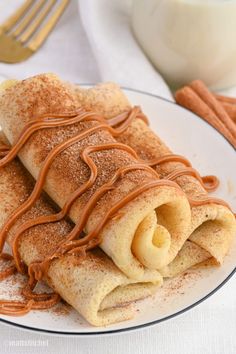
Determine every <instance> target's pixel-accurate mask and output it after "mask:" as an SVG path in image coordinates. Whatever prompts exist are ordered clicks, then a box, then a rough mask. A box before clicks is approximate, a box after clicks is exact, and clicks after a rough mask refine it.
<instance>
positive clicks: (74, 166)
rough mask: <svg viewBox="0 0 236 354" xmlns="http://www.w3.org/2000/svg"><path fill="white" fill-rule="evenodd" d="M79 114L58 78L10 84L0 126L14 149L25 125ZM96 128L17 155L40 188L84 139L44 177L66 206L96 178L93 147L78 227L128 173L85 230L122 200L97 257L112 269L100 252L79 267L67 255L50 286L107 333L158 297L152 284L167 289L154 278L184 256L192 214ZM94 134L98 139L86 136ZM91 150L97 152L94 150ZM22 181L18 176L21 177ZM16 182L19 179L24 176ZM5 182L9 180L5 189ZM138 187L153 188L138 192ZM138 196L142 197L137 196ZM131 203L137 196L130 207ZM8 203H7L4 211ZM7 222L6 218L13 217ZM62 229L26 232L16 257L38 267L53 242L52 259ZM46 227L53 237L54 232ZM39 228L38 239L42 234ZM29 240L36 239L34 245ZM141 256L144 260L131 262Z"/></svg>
mask: <svg viewBox="0 0 236 354" xmlns="http://www.w3.org/2000/svg"><path fill="white" fill-rule="evenodd" d="M80 107H83V104H82V105H81V104H80V103H79V100H78V98H77V95H76V94H75V92H74V91H73V90H72V89H71V88H70V87H69V86H68V85H66V84H64V83H62V82H61V81H60V80H59V79H58V78H57V77H55V76H54V75H39V76H36V77H34V78H31V79H27V80H24V81H19V82H17V81H11V82H7V83H5V84H4V86H3V87H2V88H1V90H0V124H1V126H2V128H3V131H4V133H5V134H6V136H7V138H8V140H9V141H10V143H11V144H12V145H15V144H16V143H17V141H18V138H19V136H20V134H21V132H22V131H23V130H24V128H25V126H26V125H27V124H30V123H31V121H32V120H34V119H35V118H37V117H39V116H41V115H44V114H46V115H48V117H49V118H50V115H52V114H56V115H57V114H58V115H60V114H65V115H66V114H69V113H70V112H71V111H77V110H78V109H79V108H80ZM98 125H99V122H98V121H97V120H96V119H95V120H90V121H89V120H88V121H85V122H78V123H75V124H72V125H68V126H63V127H54V128H44V129H41V130H38V131H36V132H35V133H34V134H33V135H32V136H31V137H30V138H29V139H28V140H27V141H26V143H25V144H24V145H23V147H22V149H20V151H19V154H18V156H19V158H20V160H21V162H22V163H23V164H24V166H25V167H26V168H27V169H28V171H29V172H30V173H31V174H32V175H33V177H34V178H35V179H36V180H37V178H38V176H39V175H40V173H41V171H42V169H43V168H44V166H45V162H46V161H47V158H48V156H49V155H50V153H51V152H52V151H54V149H56V148H57V147H60V146H61V145H62V144H64V142H65V141H67V140H68V139H71V138H74V137H75V138H76V139H77V138H78V137H79V139H77V140H76V141H75V143H74V144H71V146H69V147H68V148H67V149H64V150H63V151H61V152H60V153H59V154H58V155H57V156H56V157H55V158H54V160H53V162H52V164H51V165H50V167H49V170H48V172H47V174H46V180H45V184H44V189H45V191H46V192H47V193H48V195H49V196H50V197H51V198H52V199H53V200H54V201H55V202H56V203H57V204H58V205H59V206H60V207H63V206H64V205H65V203H66V202H67V201H68V199H70V197H71V195H73V194H74V193H76V192H77V191H78V190H79V189H80V188H81V187H82V186H84V185H85V184H86V183H87V181H88V180H89V178H90V173H91V171H90V170H89V168H88V165H87V164H86V163H85V162H84V161H83V160H82V155H83V151H84V150H85V148H88V147H89V148H91V158H92V161H93V163H94V164H95V165H96V169H97V178H96V180H95V182H94V183H93V184H92V185H91V186H90V187H89V188H87V189H86V191H85V193H83V194H82V195H80V196H79V197H78V198H77V199H76V200H75V202H74V203H73V205H72V207H71V209H70V211H69V216H70V218H71V220H72V221H73V222H74V223H75V224H78V223H79V222H80V220H81V218H82V215H83V210H85V209H86V206H87V205H88V204H89V203H90V200H91V199H92V198H93V196H94V195H96V193H98V192H99V191H100V190H101V188H102V187H103V186H104V185H106V184H108V183H109V181H110V180H112V179H113V176H114V174H115V173H116V172H117V171H118V170H121V169H123V170H125V168H128V167H129V168H130V166H131V167H132V169H131V170H130V171H128V173H122V174H121V175H120V178H119V179H117V180H116V181H115V183H113V185H112V189H110V190H108V191H107V192H106V193H104V194H103V195H102V196H101V198H100V199H99V200H98V201H97V203H96V204H95V205H94V207H93V208H92V210H91V213H90V214H89V217H88V218H87V220H86V224H85V227H84V233H85V234H89V233H91V232H93V231H94V230H97V229H99V227H100V225H101V224H102V221H103V219H104V217H105V216H106V215H107V214H109V211H110V210H111V209H112V208H113V207H114V206H116V205H119V202H121V201H126V202H125V203H124V204H121V207H120V209H119V211H118V212H117V213H115V215H112V217H111V218H110V219H108V221H107V222H106V224H105V225H104V226H103V227H102V229H101V232H100V234H99V237H101V243H100V247H101V249H102V250H103V251H104V252H105V253H106V254H107V255H108V256H109V257H110V258H111V259H112V261H113V262H114V263H115V265H114V263H113V262H112V261H111V260H110V259H109V258H108V257H107V256H105V255H104V254H103V252H102V251H98V250H96V251H93V252H92V253H89V254H88V255H87V257H86V259H85V260H84V261H83V263H79V262H76V256H71V255H70V256H68V255H67V256H65V257H62V258H60V259H58V260H57V259H56V260H54V261H53V262H52V263H51V264H50V267H49V270H48V272H47V274H45V279H46V280H47V281H48V282H49V284H50V285H51V286H52V288H53V289H55V291H56V292H58V293H59V294H60V295H61V296H62V297H63V298H64V299H65V300H66V301H67V302H69V303H70V304H71V305H72V306H73V307H75V308H76V309H77V310H78V311H79V312H80V313H81V314H82V315H83V316H84V317H85V318H86V319H87V320H88V321H89V322H90V323H92V324H94V325H104V324H108V323H112V322H117V321H121V320H124V319H127V318H129V317H130V310H129V307H124V308H122V311H120V309H117V307H119V306H121V305H124V303H126V302H129V301H132V300H136V299H139V298H142V297H145V296H147V294H148V293H150V291H151V290H152V289H153V287H154V286H153V284H160V283H161V277H160V274H159V273H158V272H157V271H156V270H155V269H157V268H163V267H165V266H167V265H168V264H169V263H170V262H171V261H172V260H173V259H175V257H176V255H177V254H178V252H179V251H180V250H181V248H182V247H183V245H184V243H185V241H186V239H187V237H188V235H189V227H190V223H191V210H190V206H189V203H188V200H187V198H186V195H185V194H184V192H183V191H182V190H181V189H180V188H179V187H178V185H177V184H175V183H173V182H172V183H171V182H170V183H168V181H164V180H160V179H159V178H158V176H157V174H156V173H153V172H152V170H151V169H147V168H142V167H140V162H139V161H138V160H137V158H136V157H135V156H134V153H133V152H132V151H133V150H131V149H128V147H127V146H126V145H125V146H124V145H122V144H118V143H117V141H116V140H115V139H114V137H113V136H112V135H111V134H110V132H109V130H108V129H107V127H106V124H105V125H104V124H103V125H102V127H99V126H98ZM88 130H90V132H91V130H92V132H93V133H89V134H87V133H86V132H87V131H88ZM80 137H81V138H80ZM105 145H106V148H104V149H97V147H98V146H99V147H101V146H103V147H104V146H105ZM94 147H95V148H96V149H95V150H94V151H93V149H92V148H94ZM11 166H12V165H11ZM8 168H9V169H10V165H9V166H7V167H6V169H8ZM18 168H19V171H21V170H22V167H21V166H20V165H19V163H18ZM21 173H22V172H19V177H20V175H21ZM16 175H17V176H18V172H17V173H16ZM20 178H21V177H20ZM6 179H8V178H6ZM9 180H10V178H9ZM5 182H6V181H5V180H4V184H2V186H3V185H5ZM27 183H28V177H27V178H26V179H24V180H22V183H21V182H18V184H20V185H21V184H22V185H23V186H26V190H27ZM6 185H7V182H6ZM137 186H138V187H137ZM140 186H141V187H142V186H144V187H148V188H146V189H145V188H143V190H142V189H140V188H141V187H140ZM2 188H3V187H2ZM7 188H10V186H8V187H7ZM24 188H25V187H24ZM136 191H138V192H139V193H136V194H135V192H136ZM14 193H15V189H14V190H13V194H14ZM20 193H21V192H20ZM27 193H30V192H27ZM5 194H6V190H5ZM131 194H132V195H134V197H133V198H132V199H131V198H127V197H128V196H130V195H131ZM16 197H18V199H17V198H16ZM25 198H27V195H23V196H20V195H19V194H18V192H17V194H16V196H14V198H13V201H12V202H11V203H12V207H11V208H10V210H11V211H13V210H14V209H16V208H17V207H18V206H19V205H20V204H22V199H23V200H24V199H25ZM7 199H8V197H7V196H6V203H8V200H7ZM40 203H41V202H39V201H38V202H36V204H35V205H34V206H33V208H38V207H39V206H38V204H40ZM42 209H43V210H42V213H44V214H45V213H46V214H47V213H53V210H52V208H51V206H48V205H47V204H44V203H43V206H42ZM10 213H11V212H10ZM39 213H41V211H40V210H39ZM29 214H30V211H29ZM3 215H5V216H4V218H7V217H8V215H9V214H6V213H5V214H4V213H3ZM27 215H28V214H27V213H26V216H27ZM37 215H38V212H37ZM26 216H23V217H26ZM3 221H4V220H3ZM18 223H21V221H20V219H19V220H18V221H17V223H16V224H15V226H14V228H13V230H11V232H10V234H11V233H12V232H13V233H14V230H15V229H17V226H19V224H18ZM56 225H57V224H52V225H51V224H50V225H48V224H47V225H40V226H37V227H34V228H32V229H30V230H29V231H27V232H26V236H25V237H23V236H24V235H23V236H22V241H21V243H20V248H19V250H20V255H21V257H22V259H23V261H24V262H25V263H26V264H27V265H29V264H30V263H32V262H34V261H35V260H38V258H39V260H41V257H42V256H43V253H44V251H42V250H45V244H46V242H47V246H48V241H49V240H50V242H52V245H51V248H50V252H51V250H52V249H55V248H56V245H57V244H58V242H60V240H61V238H62V237H65V233H66V232H67V229H68V227H69V226H68V224H66V226H65V231H62V230H61V227H59V226H58V228H57V226H56ZM58 225H60V224H58ZM50 227H52V228H53V227H56V228H57V229H56V230H54V229H53V231H51V232H50ZM70 227H71V226H70ZM37 228H42V230H41V229H40V230H39V231H37ZM47 228H48V229H47ZM74 228H75V227H73V229H74ZM45 230H49V231H45ZM31 233H32V235H33V236H30V235H31ZM50 235H52V236H51V237H50ZM54 239H55V241H54ZM139 243H141V245H142V246H141V248H140V247H139V245H138V244H139ZM42 245H43V246H42ZM136 249H139V252H137V253H135V250H136ZM50 252H49V253H50ZM44 256H45V255H44ZM117 267H118V268H119V269H118V268H117ZM121 271H122V272H123V273H122V272H121ZM127 277H129V278H132V280H131V279H128V278H127Z"/></svg>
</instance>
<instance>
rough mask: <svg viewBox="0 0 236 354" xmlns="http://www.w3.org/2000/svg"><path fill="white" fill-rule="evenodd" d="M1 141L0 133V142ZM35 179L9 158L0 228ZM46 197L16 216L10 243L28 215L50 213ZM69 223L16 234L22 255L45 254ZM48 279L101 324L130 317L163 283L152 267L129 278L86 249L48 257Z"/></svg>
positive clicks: (0, 179) (35, 258) (32, 258)
mask: <svg viewBox="0 0 236 354" xmlns="http://www.w3.org/2000/svg"><path fill="white" fill-rule="evenodd" d="M3 141H5V139H4V137H3V135H2V134H1V135H0V144H1V143H2V142H3ZM33 185H34V181H33V179H32V177H31V176H30V174H29V173H28V172H27V171H26V170H25V168H24V167H23V165H22V164H21V163H20V161H18V159H16V160H14V161H13V162H11V163H10V164H8V165H7V166H6V167H2V168H1V173H0V195H1V203H0V227H2V226H3V224H4V222H5V221H6V219H7V218H8V217H9V216H10V215H11V214H12V212H13V211H14V210H15V209H16V208H17V207H18V206H19V205H21V204H22V203H23V202H24V200H26V199H27V197H28V196H29V194H30V193H31V191H32V188H33ZM55 212H56V211H55V209H54V208H53V207H52V204H51V202H50V201H49V200H48V198H47V197H46V195H43V196H42V197H41V198H40V199H39V200H38V202H37V204H36V205H35V206H34V207H33V208H31V209H30V210H29V211H28V212H27V213H26V214H25V215H24V216H23V217H21V218H20V219H19V220H18V221H17V222H16V224H15V225H14V227H13V228H12V230H11V232H10V234H9V235H8V239H7V241H8V243H9V244H12V241H13V239H14V236H15V233H16V231H17V230H18V229H19V227H20V226H21V225H22V224H23V223H24V222H26V221H27V220H31V219H35V218H36V217H38V216H40V215H50V214H52V213H55ZM72 227H73V225H72V224H70V223H69V222H68V221H59V222H56V223H51V224H44V225H40V226H35V227H33V228H31V229H29V230H28V231H26V232H25V233H24V234H23V235H22V236H21V238H20V243H19V253H20V256H21V259H22V260H23V261H24V262H25V263H26V264H27V265H30V264H31V263H33V262H39V261H43V260H44V259H45V258H46V257H47V256H48V255H50V254H51V253H52V252H53V251H54V250H55V249H57V247H58V244H59V242H60V241H61V240H63V238H65V236H66V235H67V233H68V232H69V231H70V230H71V229H72ZM45 280H46V281H47V283H48V284H49V285H50V286H51V287H52V288H53V289H54V290H55V291H56V292H57V293H59V294H60V295H61V297H62V298H63V299H64V300H66V301H67V302H68V303H69V304H70V305H72V306H73V307H74V308H75V309H76V310H77V311H78V312H79V313H80V314H81V315H82V316H83V317H84V318H85V319H86V320H87V321H88V322H89V323H91V324H92V325H95V326H105V325H108V324H111V323H114V322H119V321H124V320H127V319H129V318H131V317H133V316H134V314H135V311H134V307H133V303H134V301H137V300H140V299H143V298H145V297H147V296H149V295H151V294H153V293H154V291H155V290H156V288H157V287H158V286H160V285H161V284H162V277H161V276H160V274H159V273H158V272H157V271H154V270H152V271H151V270H150V271H147V272H146V273H145V276H144V277H143V278H142V279H141V280H140V281H138V282H136V281H135V280H131V279H128V278H127V277H126V276H125V275H124V274H123V273H121V271H119V270H118V268H117V267H116V266H115V265H114V263H113V262H112V261H111V260H110V259H109V258H108V257H107V256H106V255H105V254H104V253H103V252H102V251H101V250H99V249H96V250H94V251H92V252H89V253H88V255H87V258H86V259H85V260H84V261H83V262H82V263H81V262H80V261H79V258H78V257H76V256H72V255H70V256H69V255H67V256H66V255H65V256H63V257H61V258H60V259H56V260H54V261H52V263H51V265H50V267H49V270H48V273H47V275H46V277H45Z"/></svg>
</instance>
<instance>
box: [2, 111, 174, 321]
mask: <svg viewBox="0 0 236 354" xmlns="http://www.w3.org/2000/svg"><path fill="white" fill-rule="evenodd" d="M139 114H140V109H139V108H138V107H134V108H133V109H132V110H131V111H130V112H125V113H124V114H122V115H120V116H117V119H115V118H114V120H113V122H115V124H117V123H119V127H117V128H113V127H112V126H111V125H108V124H107V122H106V121H105V120H104V119H103V118H102V117H101V116H100V115H98V114H96V113H93V112H85V111H84V110H82V109H81V110H78V111H77V112H73V113H67V114H61V115H58V114H50V115H43V116H41V117H39V118H37V119H34V120H32V121H31V122H30V123H28V124H27V125H26V126H25V127H24V129H23V131H22V133H21V134H20V136H19V139H18V141H17V143H16V144H15V145H14V146H13V147H12V149H11V150H9V151H7V149H6V148H3V149H2V150H1V151H2V160H1V161H0V167H3V166H5V165H6V164H8V163H9V162H10V161H12V160H13V159H14V158H15V157H16V155H17V153H18V152H19V151H20V150H21V149H22V147H23V146H24V144H25V143H26V142H27V141H28V139H29V138H30V136H31V135H32V134H33V133H34V132H36V131H38V130H40V129H45V128H50V127H59V126H69V125H71V124H76V123H80V122H85V121H97V122H98V123H99V124H98V125H97V126H93V127H91V128H90V129H87V130H86V131H83V132H82V133H79V134H78V135H76V136H74V137H72V138H70V139H68V140H67V141H65V142H63V143H62V144H60V145H58V146H56V147H55V148H54V149H52V150H51V152H50V153H49V154H48V156H47V158H46V160H45V161H44V163H43V166H42V168H41V170H40V173H39V176H38V179H37V181H36V183H35V186H34V189H33V191H32V193H31V195H30V196H29V198H28V199H27V200H26V201H25V202H24V203H23V204H21V205H20V206H19V207H18V208H17V209H16V210H15V211H14V212H13V213H12V214H11V216H10V217H9V218H8V220H7V221H6V222H5V224H4V226H3V228H2V230H1V232H0V252H2V250H3V247H4V243H5V241H6V238H7V235H8V232H9V231H10V229H11V227H12V226H13V225H14V224H15V222H16V220H18V218H19V217H21V216H22V215H23V214H24V213H26V212H27V211H28V210H29V209H30V208H31V207H32V206H33V205H34V203H35V202H36V201H37V199H38V198H39V197H40V194H41V192H42V189H43V185H44V182H45V179H46V176H47V172H48V170H49V168H50V166H51V164H52V162H53V161H54V159H55V158H56V157H57V156H58V155H59V154H60V153H61V152H62V151H64V150H65V149H67V148H68V147H70V146H72V145H73V144H75V143H77V142H79V141H81V140H82V139H84V138H86V137H87V136H89V135H91V134H93V133H95V132H98V131H99V130H107V131H108V132H110V133H111V134H112V135H113V136H114V137H115V136H118V135H120V134H122V133H123V131H125V129H127V127H128V126H129V124H130V123H131V121H132V120H133V119H134V118H135V117H136V116H137V115H139ZM140 118H142V117H140ZM109 149H120V150H123V151H126V152H127V153H129V154H130V155H132V156H133V157H134V158H135V159H137V158H138V157H137V155H136V153H135V151H134V150H133V149H131V148H130V147H128V146H127V145H124V144H121V143H118V142H117V143H116V142H114V143H110V144H101V145H95V146H89V147H87V148H85V149H84V150H83V151H82V153H81V159H82V160H83V161H84V162H85V164H87V166H88V167H89V169H90V178H89V179H88V180H87V181H86V182H85V183H84V184H83V185H82V186H80V187H79V188H78V189H77V190H76V191H75V192H74V193H72V195H71V197H70V198H69V200H68V201H67V202H66V203H65V205H64V207H63V208H62V209H61V211H60V212H59V213H57V214H53V215H49V216H41V217H38V218H36V219H34V220H29V221H27V222H25V223H24V224H23V225H21V227H20V228H19V229H18V230H17V232H16V233H15V235H14V240H13V243H12V253H13V257H14V260H15V264H16V267H17V269H18V271H20V272H23V271H24V267H23V262H22V261H21V259H20V255H19V247H18V245H19V239H20V236H21V235H22V234H23V233H24V232H25V231H26V230H28V229H29V228H31V227H34V226H36V225H40V224H45V223H50V222H55V221H59V220H62V219H63V218H64V217H65V216H66V215H67V214H68V212H69V211H70V208H71V206H72V205H73V203H74V201H75V200H76V199H77V198H79V197H80V196H81V195H82V194H83V193H85V192H86V191H87V190H88V189H89V188H91V187H92V186H93V184H94V182H95V180H96V178H97V167H96V165H95V164H94V162H93V160H92V159H91V157H90V156H89V154H90V153H91V152H96V151H102V150H109ZM134 170H145V171H148V172H149V173H151V174H152V175H153V176H154V179H153V181H151V182H149V183H143V185H140V186H139V187H137V188H136V189H135V190H133V191H131V192H129V193H128V194H127V195H126V196H125V197H124V198H122V199H121V200H119V201H118V202H117V203H116V204H114V205H113V206H112V208H111V209H110V210H109V212H107V214H106V215H105V216H104V217H103V219H102V220H101V222H100V224H99V225H98V226H97V227H96V229H94V230H92V231H91V232H90V233H88V234H87V235H86V236H85V237H83V238H79V237H80V236H81V233H82V231H83V229H84V227H85V225H86V223H87V220H88V218H89V216H90V215H91V212H92V211H93V209H94V207H95V206H96V204H97V202H98V201H99V199H100V198H101V197H102V196H103V195H104V194H105V193H106V192H108V191H110V190H112V189H114V188H115V185H114V184H115V182H116V181H117V180H118V179H119V178H121V177H122V176H124V175H125V174H126V173H128V172H131V171H134ZM157 177H158V174H157V173H156V172H155V171H154V170H153V169H152V168H151V167H150V166H148V165H147V164H146V163H145V162H138V163H136V164H135V163H134V164H132V165H128V166H125V167H123V168H119V169H118V170H117V171H116V173H115V174H114V176H113V177H112V178H111V179H110V180H109V181H108V182H107V183H105V184H104V185H103V186H101V187H100V188H99V189H97V191H96V192H95V193H94V194H93V196H92V197H91V198H90V200H89V202H88V203H87V205H86V206H85V208H84V209H83V213H82V215H81V218H80V220H79V222H78V223H77V224H76V226H75V227H74V228H73V230H72V231H71V232H70V233H69V234H68V235H67V236H66V237H65V239H64V240H63V241H62V242H61V243H60V244H59V245H58V248H57V250H56V251H55V252H53V253H52V254H51V255H50V256H48V257H47V258H46V259H44V260H43V261H42V262H35V263H32V264H30V265H29V267H28V274H29V281H28V284H27V286H26V287H25V289H23V292H22V293H23V295H24V296H25V298H26V300H27V301H25V302H19V301H4V300H2V301H0V313H2V314H9V315H22V314H25V313H27V312H29V311H30V309H44V308H49V307H51V306H52V305H54V304H55V303H56V302H57V301H59V295H57V294H55V293H50V294H47V293H43V294H35V293H33V289H34V288H35V285H36V283H37V281H38V280H41V279H42V278H43V277H44V276H45V275H46V273H47V270H48V267H49V266H50V262H51V261H52V260H53V259H55V258H59V257H61V256H62V255H64V254H72V255H77V256H79V259H80V261H82V260H83V259H84V258H85V257H86V252H87V251H88V250H91V249H93V248H94V247H96V246H97V245H99V244H100V242H101V236H100V235H99V234H100V232H101V230H102V228H103V227H104V226H105V224H106V223H107V222H108V220H109V219H111V218H113V217H114V216H116V214H117V212H118V211H119V210H120V208H122V207H124V206H125V205H126V204H127V203H129V202H130V201H132V200H133V199H135V198H136V197H137V196H139V195H140V193H143V192H145V191H147V190H149V189H151V188H154V187H157V186H170V187H174V188H179V187H178V186H177V185H176V184H175V183H174V182H172V181H169V180H164V179H163V180H160V179H157Z"/></svg>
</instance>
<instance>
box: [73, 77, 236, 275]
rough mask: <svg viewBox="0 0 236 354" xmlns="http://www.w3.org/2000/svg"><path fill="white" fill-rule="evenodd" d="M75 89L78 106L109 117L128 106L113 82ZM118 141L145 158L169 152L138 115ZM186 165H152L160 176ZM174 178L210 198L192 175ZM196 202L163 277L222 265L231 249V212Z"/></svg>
mask: <svg viewBox="0 0 236 354" xmlns="http://www.w3.org/2000/svg"><path fill="white" fill-rule="evenodd" d="M75 92H76V94H77V98H78V101H79V103H80V104H81V105H83V106H84V107H85V108H86V109H88V110H94V111H98V112H100V113H102V114H104V115H105V117H106V118H112V117H113V116H116V115H119V114H121V113H122V112H125V111H127V110H129V109H130V108H131V105H130V103H129V101H128V99H127V97H126V96H125V94H124V93H123V92H122V90H121V89H120V88H119V86H118V85H116V84H114V83H103V84H99V85H97V86H94V87H92V88H90V89H84V88H82V87H78V86H77V87H75ZM144 113H145V112H144ZM117 140H118V141H120V142H123V143H125V144H127V145H129V146H131V147H132V148H133V149H134V150H135V151H136V152H137V154H138V156H139V157H140V158H142V159H144V160H152V159H158V158H161V157H163V156H166V155H169V154H171V150H170V149H169V148H168V147H167V146H166V144H165V143H164V142H163V141H161V139H160V138H159V137H158V136H157V135H156V134H155V133H154V132H153V131H152V130H151V128H150V127H149V126H148V125H147V124H145V123H144V122H143V121H142V120H141V119H139V118H138V117H137V118H136V119H135V120H133V121H132V122H131V124H130V126H129V127H128V129H127V130H126V131H125V132H124V133H123V134H122V135H120V136H119V137H118V138H117ZM185 167H186V166H185V165H184V164H183V163H181V162H173V161H172V162H165V163H162V164H157V165H156V166H155V167H154V168H155V170H156V171H157V172H158V174H159V176H160V177H161V178H167V176H168V175H170V174H171V173H173V172H175V171H179V170H180V169H182V168H185ZM175 181H176V182H177V183H178V184H179V186H180V187H181V188H182V190H183V191H184V192H185V193H186V195H187V197H188V198H189V199H190V200H195V201H202V200H205V199H207V198H209V197H208V196H207V192H206V190H205V188H204V187H203V185H202V183H200V181H199V180H198V179H197V178H195V176H191V175H188V173H187V174H184V175H181V176H179V177H177V178H176V179H175ZM196 204H198V203H196ZM199 204H200V205H195V206H194V205H193V206H192V208H191V211H192V220H191V227H190V229H189V235H188V239H187V240H186V242H185V243H184V245H183V247H182V248H181V250H180V251H179V253H178V255H177V256H176V257H175V259H174V260H173V261H172V262H170V263H169V264H168V265H166V266H165V267H163V268H162V269H160V271H161V273H162V275H163V276H165V277H172V276H175V275H176V274H178V273H180V272H182V271H184V270H186V269H188V268H189V267H192V266H194V265H196V264H199V263H201V262H205V261H207V262H208V261H210V262H209V263H212V261H213V263H214V262H215V263H216V264H222V262H223V259H224V257H225V255H226V254H227V252H228V250H229V248H230V245H231V243H232V239H233V237H234V236H235V233H236V223H235V217H234V215H233V213H232V212H231V211H230V210H229V208H228V207H227V206H224V205H220V204H219V203H218V202H217V201H216V200H214V199H212V201H211V202H209V203H206V204H204V203H202V205H201V203H199ZM223 204H224V203H223ZM140 245H142V243H141V242H139V243H137V244H136V245H135V246H134V248H133V252H134V254H135V255H136V256H137V257H140V258H141V257H142V254H141V253H142V249H140ZM136 246H137V247H136Z"/></svg>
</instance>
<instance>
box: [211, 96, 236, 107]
mask: <svg viewBox="0 0 236 354" xmlns="http://www.w3.org/2000/svg"><path fill="white" fill-rule="evenodd" d="M214 96H215V98H216V99H217V100H218V101H220V102H224V103H225V102H227V103H231V104H234V105H236V98H234V97H229V96H223V95H218V94H217V93H215V94H214Z"/></svg>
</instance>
